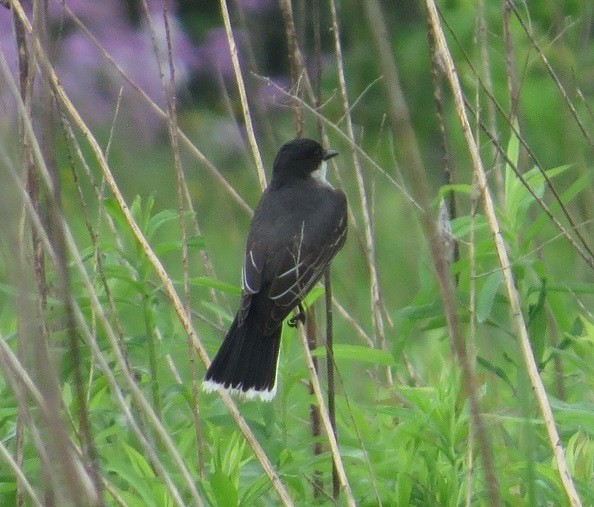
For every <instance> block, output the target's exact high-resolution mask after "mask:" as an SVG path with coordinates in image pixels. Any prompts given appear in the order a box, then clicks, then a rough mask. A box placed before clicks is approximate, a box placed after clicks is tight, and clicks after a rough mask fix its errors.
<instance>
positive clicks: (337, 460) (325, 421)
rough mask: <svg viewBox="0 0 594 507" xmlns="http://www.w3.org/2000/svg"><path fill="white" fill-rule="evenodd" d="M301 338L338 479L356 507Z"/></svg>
mask: <svg viewBox="0 0 594 507" xmlns="http://www.w3.org/2000/svg"><path fill="white" fill-rule="evenodd" d="M299 336H300V337H301V345H302V347H303V351H304V352H305V358H306V360H307V368H308V369H309V375H310V379H311V383H312V386H313V389H314V394H315V397H316V400H317V402H318V406H319V407H320V415H321V416H322V425H323V427H324V431H325V432H326V437H327V438H328V443H329V444H330V451H331V453H332V456H333V458H334V462H335V463H336V470H337V473H338V477H339V479H340V485H341V487H342V488H343V490H344V493H345V497H346V503H347V505H349V507H354V506H355V505H356V503H355V499H354V497H353V492H352V490H351V485H350V484H349V481H348V479H347V475H346V472H345V470H344V465H343V463H342V457H341V455H340V449H339V448H338V442H337V441H336V438H335V437H334V433H333V432H332V425H331V424H330V418H329V417H328V411H327V410H326V407H325V404H324V398H323V395H322V388H321V387H320V380H319V378H318V374H317V372H316V369H315V367H314V364H313V358H312V356H311V353H310V352H309V347H308V345H307V337H306V336H305V333H304V332H300V333H299Z"/></svg>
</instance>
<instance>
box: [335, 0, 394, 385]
mask: <svg viewBox="0 0 594 507" xmlns="http://www.w3.org/2000/svg"><path fill="white" fill-rule="evenodd" d="M330 11H331V13H332V32H333V34H334V51H335V54H336V62H337V65H338V82H339V84H340V95H341V98H342V106H343V109H344V112H345V118H346V125H347V134H348V138H349V141H350V145H351V147H352V146H353V145H356V144H357V143H356V140H355V129H354V127H353V122H352V119H351V115H350V106H349V97H348V91H347V87H346V80H345V74H344V64H343V57H342V47H341V44H340V32H339V28H338V16H337V14H336V3H335V1H334V0H330ZM351 156H352V160H353V166H354V168H355V178H356V180H357V188H358V190H359V200H360V206H361V212H362V215H363V230H364V233H365V257H366V259H367V268H368V269H369V279H370V296H371V298H370V299H371V301H370V303H371V318H372V322H373V328H374V334H375V335H376V336H377V337H379V345H380V347H381V348H382V349H384V350H385V349H386V336H385V331H384V319H383V317H382V312H381V308H382V301H381V295H380V287H379V276H378V273H377V262H376V258H375V238H374V232H373V228H372V224H371V217H370V212H369V203H368V202H367V193H366V189H365V181H364V180H363V172H362V170H361V163H360V160H359V152H358V151H357V150H355V149H353V148H351ZM374 342H376V346H377V339H375V340H374ZM386 376H387V379H388V382H389V383H392V372H391V370H390V368H387V370H386Z"/></svg>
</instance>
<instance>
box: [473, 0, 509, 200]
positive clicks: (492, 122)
mask: <svg viewBox="0 0 594 507" xmlns="http://www.w3.org/2000/svg"><path fill="white" fill-rule="evenodd" d="M477 24H478V27H477V39H478V45H479V48H480V54H481V62H482V69H481V71H480V72H481V75H482V79H481V80H479V81H482V82H483V83H484V87H485V90H486V92H487V95H488V96H489V97H492V96H493V78H492V76H491V66H490V63H491V58H490V56H489V44H488V38H487V33H488V31H487V15H486V12H485V0H478V1H477ZM485 103H486V105H487V121H486V122H485V123H486V124H487V125H488V126H489V130H490V131H491V132H497V118H496V116H495V104H494V103H493V101H492V100H490V99H489V100H485ZM477 110H478V109H477ZM477 139H478V136H477ZM491 159H492V160H491V163H492V164H493V170H494V173H495V185H496V187H497V195H498V198H499V202H500V203H502V202H503V199H504V196H505V185H504V182H503V171H502V170H501V164H500V163H499V162H498V152H497V148H496V147H495V146H494V145H493V144H491Z"/></svg>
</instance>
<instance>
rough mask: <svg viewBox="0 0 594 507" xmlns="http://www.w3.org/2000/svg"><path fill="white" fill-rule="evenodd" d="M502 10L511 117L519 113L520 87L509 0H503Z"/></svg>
mask: <svg viewBox="0 0 594 507" xmlns="http://www.w3.org/2000/svg"><path fill="white" fill-rule="evenodd" d="M501 12H502V14H503V16H502V20H503V46H504V48H505V72H506V75H507V93H508V96H509V118H516V117H517V116H518V114H519V110H518V108H519V101H520V89H519V86H518V76H517V75H516V65H515V63H516V62H515V52H514V41H513V38H512V35H511V29H510V26H509V18H510V12H511V6H510V5H509V2H508V1H507V0H501Z"/></svg>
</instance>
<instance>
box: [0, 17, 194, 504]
mask: <svg viewBox="0 0 594 507" xmlns="http://www.w3.org/2000/svg"><path fill="white" fill-rule="evenodd" d="M19 15H21V13H19ZM23 19H26V18H23ZM33 40H34V43H35V45H36V46H37V47H36V48H35V49H36V50H37V54H38V56H41V58H40V60H41V61H42V63H43V65H44V66H45V70H46V71H47V74H48V76H50V78H51V81H52V85H53V90H54V92H55V91H56V88H55V86H56V84H57V83H56V81H55V74H53V69H52V68H51V65H48V62H47V60H46V59H45V58H46V56H45V54H43V52H42V51H41V46H40V43H39V40H38V39H37V38H33ZM0 64H1V65H2V68H3V71H4V73H5V76H6V78H7V81H8V82H9V84H14V83H13V82H12V76H11V75H10V73H9V72H8V68H7V66H6V62H5V60H4V57H3V55H0ZM62 94H63V91H62ZM15 100H16V102H17V104H18V105H19V108H20V109H21V111H22V109H23V104H22V102H21V101H20V100H19V98H18V95H16V93H15ZM25 125H26V128H27V130H28V131H29V135H30V136H31V144H32V148H33V153H34V156H35V164H36V166H37V168H38V170H39V171H40V173H41V175H42V176H43V178H44V181H45V183H46V187H47V189H48V191H49V192H51V191H52V187H51V180H50V176H49V174H48V172H47V169H46V167H45V162H44V160H43V157H42V154H41V150H40V148H39V145H38V143H37V140H36V138H35V137H34V135H33V129H32V126H31V124H30V122H28V121H25ZM9 170H10V168H9ZM10 172H11V176H12V177H13V180H14V182H15V184H16V186H17V187H18V189H19V190H20V191H21V193H22V195H23V201H24V204H25V207H26V211H27V213H28V217H29V219H30V220H31V222H32V226H33V227H34V228H35V229H36V230H37V233H38V234H39V236H40V238H41V240H42V242H43V244H44V246H45V251H46V252H47V253H48V254H49V255H50V258H51V260H52V262H53V263H54V264H55V263H57V262H58V259H57V254H56V252H55V251H54V247H53V245H52V243H51V241H50V240H49V238H48V236H47V234H46V230H45V228H44V226H43V224H42V223H41V221H40V218H39V216H38V214H37V212H36V210H35V209H34V207H33V205H32V203H31V202H30V200H29V199H28V196H27V194H26V192H25V190H24V189H23V188H22V185H21V182H20V179H19V178H18V176H17V175H16V173H14V172H13V171H10ZM58 218H59V219H60V220H61V221H62V227H63V230H64V234H65V238H64V241H65V244H66V248H67V250H68V252H69V253H70V255H71V257H72V259H73V260H74V262H75V265H76V267H77V268H78V271H79V273H80V274H81V277H82V279H83V282H84V283H85V285H86V289H87V293H88V295H89V297H90V301H91V304H92V306H93V309H94V311H95V313H96V314H97V316H98V317H99V319H100V321H101V322H102V324H103V325H104V328H105V331H106V334H107V337H108V338H109V341H110V344H111V347H112V350H113V351H114V352H115V356H116V360H117V361H118V364H119V366H120V368H121V370H122V372H123V374H124V378H125V380H126V383H127V385H128V387H129V388H130V391H131V393H132V395H133V398H134V401H135V402H136V403H137V404H138V406H139V407H140V408H141V410H142V411H143V413H144V414H145V415H147V416H148V418H149V420H150V421H151V423H152V424H153V427H154V428H155V430H156V431H157V434H158V435H159V437H160V438H161V439H162V441H163V442H164V443H165V448H166V449H167V451H168V452H169V454H170V455H171V457H172V458H173V460H174V462H175V463H176V464H177V465H178V467H179V468H180V471H181V472H182V475H183V476H184V478H185V479H186V483H187V486H188V488H189V491H190V492H192V494H193V497H194V498H195V500H196V502H197V503H198V504H200V503H201V502H200V496H199V495H198V492H197V490H196V489H195V486H194V479H193V478H192V477H191V476H190V474H189V472H188V471H187V469H186V467H185V465H184V463H183V460H182V459H181V456H180V455H179V453H178V452H177V450H176V449H175V447H174V446H173V443H172V441H171V438H170V437H169V434H168V433H167V431H166V430H165V428H164V427H163V425H162V424H161V423H160V421H159V419H158V418H157V417H156V415H155V413H154V411H153V410H152V407H151V406H150V404H149V403H148V402H147V401H146V399H145V398H144V395H143V394H142V391H141V390H140V388H139V387H138V385H137V384H136V380H135V379H134V378H133V376H132V374H131V373H130V372H129V371H128V370H127V368H126V363H125V361H124V357H123V354H122V352H121V350H120V348H119V344H118V341H117V337H116V335H115V334H114V332H113V330H112V328H111V325H110V323H109V321H108V319H107V316H106V315H105V313H104V309H103V307H102V305H101V303H100V302H99V300H98V297H97V294H96V292H95V289H94V287H93V284H92V282H91V281H90V279H89V277H88V275H87V273H86V270H85V269H84V265H83V263H82V260H81V259H80V256H79V252H78V249H77V246H76V243H75V241H74V239H73V238H72V235H71V233H70V230H69V228H68V225H67V224H66V223H65V221H64V220H63V217H62V216H59V217H58ZM69 299H70V301H69V304H70V306H71V309H72V313H73V315H74V317H75V318H76V322H77V324H78V326H79V329H80V331H81V333H82V335H83V338H85V339H86V341H87V343H88V344H89V345H90V347H91V350H92V351H93V353H94V357H95V359H96V360H97V362H98V364H99V365H100V367H101V369H102V371H103V373H104V375H105V376H106V378H107V379H108V382H109V383H110V387H111V388H112V391H113V392H114V393H115V394H116V397H117V398H118V401H119V403H120V408H121V409H122V411H123V413H124V414H125V415H126V416H127V419H128V422H129V423H130V426H131V428H132V429H133V431H134V432H135V433H136V436H137V437H138V439H139V441H140V443H141V444H142V445H143V446H144V449H145V451H146V452H147V455H148V456H149V458H150V459H151V461H152V463H153V465H154V466H156V469H157V472H158V473H160V475H161V476H162V477H163V480H164V481H165V483H166V485H168V486H169V489H170V492H171V494H172V497H173V498H174V499H177V500H178V502H177V503H178V505H184V504H183V502H182V501H181V496H180V495H179V493H178V492H177V488H176V486H175V485H174V484H173V482H172V481H171V478H170V477H169V476H168V474H167V473H166V471H165V468H164V467H162V466H161V467H159V466H158V464H159V463H160V461H159V459H158V456H157V454H156V452H155V450H154V448H153V446H152V445H151V444H150V443H149V442H148V440H147V439H146V437H145V436H144V434H143V433H142V432H141V430H140V429H139V428H138V426H137V424H136V422H135V420H134V418H133V416H132V414H131V412H130V410H129V407H128V402H127V400H126V399H125V396H124V395H123V394H122V393H121V390H120V387H119V385H118V382H117V380H116V379H115V376H114V375H113V373H112V371H111V367H110V366H109V363H108V361H107V360H106V359H105V357H104V356H103V353H102V352H101V350H100V348H99V345H98V344H97V342H96V340H95V339H94V337H93V335H92V334H91V332H90V330H89V328H88V326H87V323H86V320H85V318H84V316H83V313H82V311H81V310H80V308H79V307H78V304H77V302H76V301H75V300H74V299H73V298H72V295H71V294H70V295H69ZM49 413H50V414H58V413H59V411H56V410H55V409H51V410H50V411H49ZM61 427H62V428H63V429H65V428H64V426H63V425H62V426H61ZM65 438H66V439H68V437H67V436H66V437H65ZM68 441H69V440H68ZM52 463H54V465H55V464H57V463H60V461H58V462H56V461H55V460H54V461H52ZM81 468H82V467H81ZM52 470H53V468H52ZM52 477H53V476H52ZM83 477H85V478H86V479H88V477H86V475H83ZM71 489H72V491H70V494H73V495H75V498H83V496H82V495H81V494H80V493H79V492H78V494H77V489H76V488H71ZM84 498H92V497H91V496H89V493H87V494H85V495H84ZM89 502H91V503H94V502H93V501H92V500H87V499H85V500H84V501H83V504H87V503H89Z"/></svg>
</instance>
